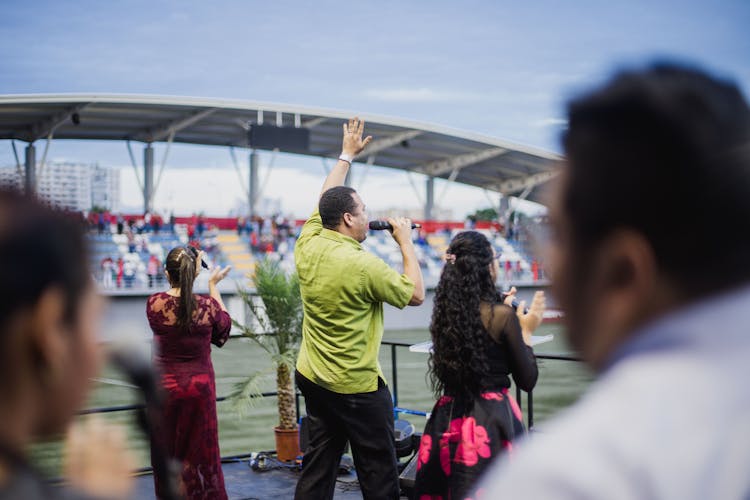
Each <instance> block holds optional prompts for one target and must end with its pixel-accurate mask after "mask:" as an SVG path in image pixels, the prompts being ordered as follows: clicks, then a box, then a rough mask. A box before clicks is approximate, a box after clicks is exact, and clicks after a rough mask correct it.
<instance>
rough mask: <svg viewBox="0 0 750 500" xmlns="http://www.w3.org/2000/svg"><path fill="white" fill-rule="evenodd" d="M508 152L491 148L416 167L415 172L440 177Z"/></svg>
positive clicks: (503, 149)
mask: <svg viewBox="0 0 750 500" xmlns="http://www.w3.org/2000/svg"><path fill="white" fill-rule="evenodd" d="M507 152H508V150H507V149H505V148H489V149H485V150H482V151H478V152H476V153H464V154H460V155H456V156H452V157H450V158H444V159H441V160H435V161H431V162H429V163H425V164H423V165H419V166H417V167H415V168H414V170H417V171H420V172H422V173H423V174H425V175H430V176H432V177H439V176H441V175H445V174H447V173H449V172H453V171H454V170H461V169H463V168H466V167H469V166H471V165H474V164H476V163H479V162H482V161H485V160H489V159H490V158H495V157H497V156H500V155H503V154H505V153H507Z"/></svg>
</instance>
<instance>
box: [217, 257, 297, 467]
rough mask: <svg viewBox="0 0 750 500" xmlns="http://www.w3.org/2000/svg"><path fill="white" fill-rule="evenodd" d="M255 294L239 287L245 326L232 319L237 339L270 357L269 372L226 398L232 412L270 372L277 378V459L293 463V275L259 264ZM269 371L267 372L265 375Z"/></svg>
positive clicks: (241, 384)
mask: <svg viewBox="0 0 750 500" xmlns="http://www.w3.org/2000/svg"><path fill="white" fill-rule="evenodd" d="M250 278H251V279H252V281H253V283H254V285H255V293H253V292H251V291H249V290H247V289H243V288H241V287H238V294H239V295H240V297H242V300H243V301H244V302H245V304H246V305H247V309H246V310H247V311H249V314H247V317H246V321H245V324H241V323H239V322H237V321H236V320H235V321H234V325H235V326H236V327H237V328H238V329H239V330H240V331H241V332H242V335H243V336H245V337H247V338H249V339H251V340H252V341H254V342H255V343H256V344H257V345H259V346H260V347H261V348H262V349H263V350H264V351H266V352H267V353H268V355H269V356H270V359H271V368H270V369H267V370H261V371H258V372H255V373H253V374H251V375H250V376H249V377H248V378H247V379H246V380H244V381H242V382H239V383H237V384H235V387H234V391H233V392H232V393H231V394H230V399H231V400H232V401H233V403H234V404H235V407H236V408H238V409H239V408H240V407H241V406H243V405H247V404H248V403H249V402H251V401H252V398H254V397H258V396H260V389H259V381H260V380H261V379H262V378H263V377H266V376H268V375H270V374H272V373H273V372H275V375H276V391H277V393H278V413H279V423H278V426H277V427H276V428H275V429H274V431H275V435H276V454H277V457H278V458H279V460H284V461H287V460H293V459H295V458H296V457H297V456H298V455H299V437H298V433H297V411H296V405H295V394H294V384H293V380H292V374H293V373H294V365H295V362H296V360H297V352H298V351H299V345H300V341H301V339H302V298H301V296H300V291H299V278H298V277H297V273H296V272H295V273H292V274H291V275H287V274H286V273H285V272H284V271H283V270H282V269H281V267H280V266H279V264H278V262H275V261H272V260H270V259H265V260H263V261H261V262H259V263H258V264H257V265H256V267H255V271H254V273H253V274H252V275H251V276H250ZM269 372H271V373H269Z"/></svg>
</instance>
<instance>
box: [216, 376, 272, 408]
mask: <svg viewBox="0 0 750 500" xmlns="http://www.w3.org/2000/svg"><path fill="white" fill-rule="evenodd" d="M274 372H275V370H272V369H267V370H259V371H257V372H255V373H253V374H252V375H250V376H249V377H247V378H246V379H245V380H243V381H241V382H237V383H236V384H234V386H233V388H232V392H231V393H230V394H229V395H228V396H227V401H229V404H230V406H231V408H232V410H234V411H236V412H237V414H238V415H240V416H245V415H246V414H247V412H248V411H249V410H250V409H251V408H252V407H253V406H254V404H255V402H256V400H257V399H258V398H261V397H262V396H261V394H262V393H263V391H262V390H261V382H262V381H263V380H264V379H266V378H268V377H269V376H271V375H272V374H274Z"/></svg>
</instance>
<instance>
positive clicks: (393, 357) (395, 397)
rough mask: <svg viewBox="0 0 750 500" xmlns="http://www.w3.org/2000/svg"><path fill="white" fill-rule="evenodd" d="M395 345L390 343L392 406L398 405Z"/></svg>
mask: <svg viewBox="0 0 750 500" xmlns="http://www.w3.org/2000/svg"><path fill="white" fill-rule="evenodd" d="M396 367H397V364H396V345H395V344H391V371H392V372H393V380H391V384H392V385H393V394H392V395H393V406H398V369H397V368H396Z"/></svg>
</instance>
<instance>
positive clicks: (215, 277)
mask: <svg viewBox="0 0 750 500" xmlns="http://www.w3.org/2000/svg"><path fill="white" fill-rule="evenodd" d="M231 270H232V266H227V267H225V268H224V269H222V268H221V267H219V266H216V267H214V268H213V269H211V276H210V277H209V278H208V283H209V284H213V285H215V284H217V283H218V282H219V281H221V280H223V279H224V278H226V277H227V274H229V271H231Z"/></svg>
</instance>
